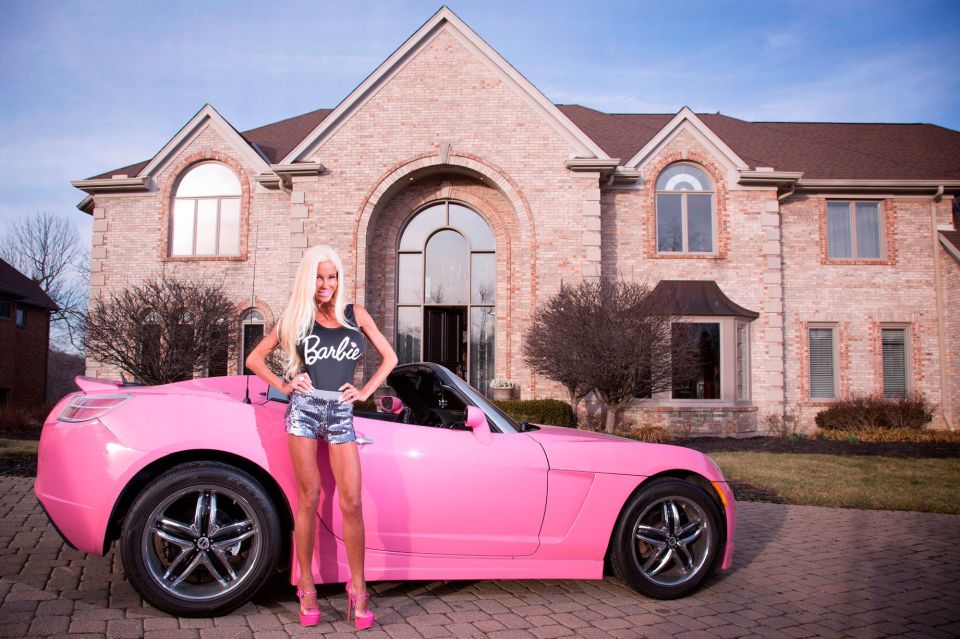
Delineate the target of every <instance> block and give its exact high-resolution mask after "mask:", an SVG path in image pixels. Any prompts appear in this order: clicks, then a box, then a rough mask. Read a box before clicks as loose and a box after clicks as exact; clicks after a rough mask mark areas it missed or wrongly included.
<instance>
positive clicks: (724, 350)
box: [645, 315, 753, 409]
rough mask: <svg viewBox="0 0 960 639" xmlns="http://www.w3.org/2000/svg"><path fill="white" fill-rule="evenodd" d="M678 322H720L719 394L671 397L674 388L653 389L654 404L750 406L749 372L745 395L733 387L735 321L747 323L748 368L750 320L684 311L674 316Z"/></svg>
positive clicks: (735, 355) (721, 406) (734, 383)
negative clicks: (738, 394)
mask: <svg viewBox="0 0 960 639" xmlns="http://www.w3.org/2000/svg"><path fill="white" fill-rule="evenodd" d="M674 322H677V323H693V324H719V325H720V398H719V399H674V398H673V389H669V390H666V391H661V392H659V393H654V394H653V396H652V397H651V398H650V399H649V400H645V401H647V402H649V403H650V405H654V406H665V407H677V408H682V407H698V408H705V409H706V408H732V407H736V406H750V405H751V403H752V401H753V399H752V388H750V386H749V382H750V373H749V372H748V373H747V375H746V381H747V383H748V391H747V396H746V397H745V398H738V397H737V387H736V366H737V364H736V361H737V352H736V327H737V325H738V324H741V323H742V324H746V325H747V346H748V348H747V368H748V370H749V369H751V367H752V361H751V357H752V352H751V350H750V348H749V341H750V328H749V325H750V323H749V322H748V321H746V320H744V319H743V318H739V317H735V316H729V315H722V316H718V315H685V316H683V317H678V318H676V319H675V320H674Z"/></svg>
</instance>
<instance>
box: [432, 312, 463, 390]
mask: <svg viewBox="0 0 960 639" xmlns="http://www.w3.org/2000/svg"><path fill="white" fill-rule="evenodd" d="M423 327H424V330H423V359H424V361H427V362H435V363H437V364H440V365H441V366H445V367H447V368H448V369H450V370H451V371H453V372H454V373H456V374H457V375H458V376H459V377H462V378H466V372H467V370H466V369H467V309H466V307H464V306H427V307H425V308H424V309H423Z"/></svg>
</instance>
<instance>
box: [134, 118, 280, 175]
mask: <svg viewBox="0 0 960 639" xmlns="http://www.w3.org/2000/svg"><path fill="white" fill-rule="evenodd" d="M206 127H213V129H214V131H216V132H217V133H218V134H219V135H220V137H222V138H223V139H224V140H225V141H226V142H228V143H230V144H231V145H232V146H233V147H234V148H235V149H236V152H237V154H238V155H239V156H240V157H241V158H242V159H243V161H244V162H245V163H246V164H247V166H249V167H250V168H252V169H253V172H254V173H265V172H267V171H269V170H270V165H269V164H268V163H267V161H266V160H265V159H264V157H263V156H262V155H260V153H259V152H258V151H256V150H255V149H254V148H253V147H252V146H251V145H250V143H249V142H247V141H246V140H245V139H243V136H241V135H240V134H239V133H238V132H237V130H236V129H235V128H233V126H231V124H230V123H229V122H227V121H226V120H225V119H224V117H223V116H222V115H220V114H219V113H218V112H217V110H216V109H214V108H213V107H212V106H211V105H209V104H205V105H203V108H202V109H200V110H199V111H198V112H197V114H196V115H195V116H193V118H191V119H190V121H189V122H187V123H186V124H185V125H184V126H183V128H182V129H180V131H179V132H178V133H177V134H176V135H175V136H173V138H172V139H171V140H170V141H169V142H167V143H166V145H164V147H163V148H162V149H160V151H159V152H158V153H157V154H156V155H154V156H153V159H152V160H150V162H149V163H148V164H147V165H146V166H145V167H143V169H141V171H140V173H139V174H138V175H139V176H153V175H156V174H157V173H160V172H161V171H162V170H163V169H164V168H165V167H166V165H167V164H169V163H170V161H171V160H172V159H173V158H174V157H175V156H176V154H177V153H178V152H179V151H180V150H181V149H183V148H184V147H186V146H187V145H189V144H190V143H191V142H193V141H194V140H195V139H196V138H197V136H199V135H200V134H201V133H202V132H203V130H204V129H205V128H206Z"/></svg>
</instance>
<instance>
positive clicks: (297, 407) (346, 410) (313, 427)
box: [283, 390, 357, 444]
mask: <svg viewBox="0 0 960 639" xmlns="http://www.w3.org/2000/svg"><path fill="white" fill-rule="evenodd" d="M338 397H340V393H339V392H337V391H325V390H313V391H311V392H309V393H301V392H300V391H294V392H293V393H292V394H291V395H290V403H289V404H287V412H286V413H284V415H283V422H284V424H285V425H286V431H287V433H288V434H290V435H297V436H298V437H309V438H310V439H322V440H324V441H325V442H327V443H328V444H344V443H346V442H352V441H356V440H357V435H356V433H355V432H354V431H353V404H351V403H349V402H341V401H339V400H338V399H337V398H338Z"/></svg>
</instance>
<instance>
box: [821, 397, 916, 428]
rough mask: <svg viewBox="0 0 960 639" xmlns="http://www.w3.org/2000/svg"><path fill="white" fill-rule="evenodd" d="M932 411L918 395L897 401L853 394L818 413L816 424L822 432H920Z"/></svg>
mask: <svg viewBox="0 0 960 639" xmlns="http://www.w3.org/2000/svg"><path fill="white" fill-rule="evenodd" d="M934 408H935V407H934V405H933V404H931V403H929V402H928V401H927V400H926V398H924V397H923V395H920V394H918V393H917V394H913V395H910V396H909V397H903V398H899V399H890V398H885V397H882V396H880V395H853V396H851V397H848V398H845V399H841V400H839V401H838V402H836V403H835V404H833V405H832V406H831V407H830V408H828V409H826V410H822V411H820V412H819V413H817V416H816V422H817V426H819V427H820V428H821V429H823V430H845V431H861V430H870V429H878V428H879V429H891V428H897V429H913V430H919V429H921V428H923V427H924V425H925V424H927V423H929V422H930V421H931V420H932V419H933V411H934Z"/></svg>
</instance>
